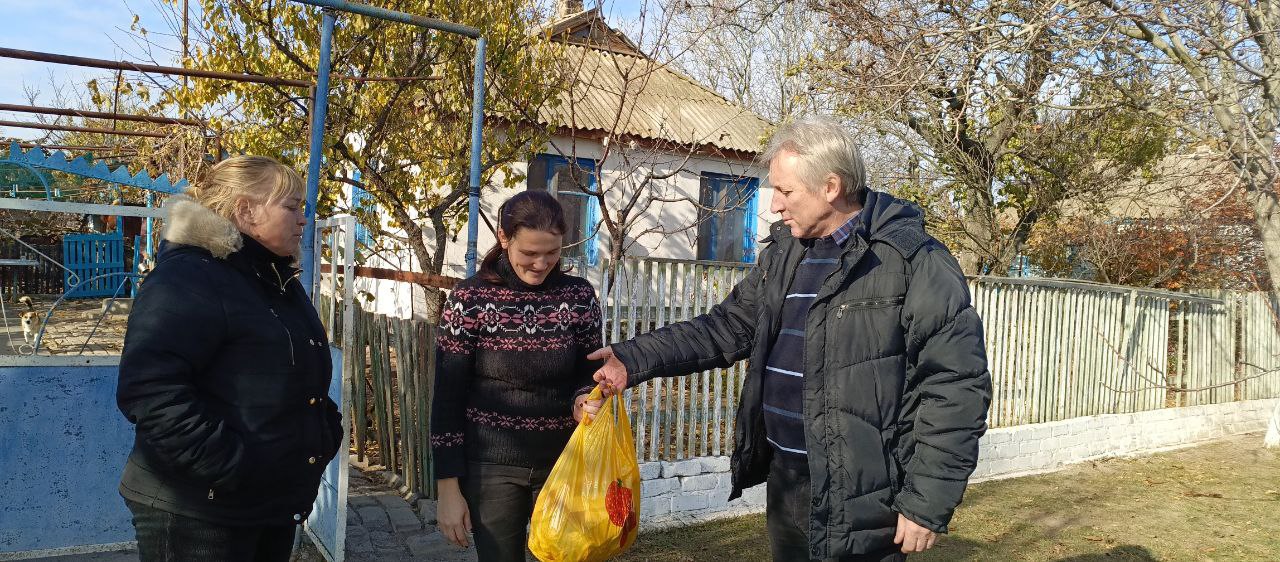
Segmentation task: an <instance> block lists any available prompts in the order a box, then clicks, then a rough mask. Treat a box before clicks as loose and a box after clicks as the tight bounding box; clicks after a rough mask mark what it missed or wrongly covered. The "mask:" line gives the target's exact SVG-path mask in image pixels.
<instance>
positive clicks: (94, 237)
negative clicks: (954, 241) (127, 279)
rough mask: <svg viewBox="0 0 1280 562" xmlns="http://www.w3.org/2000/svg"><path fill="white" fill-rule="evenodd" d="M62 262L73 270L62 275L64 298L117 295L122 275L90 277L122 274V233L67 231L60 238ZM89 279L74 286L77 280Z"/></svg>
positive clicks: (123, 268) (123, 270) (123, 269)
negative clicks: (102, 276) (73, 232)
mask: <svg viewBox="0 0 1280 562" xmlns="http://www.w3.org/2000/svg"><path fill="white" fill-rule="evenodd" d="M62 263H63V265H65V266H66V267H67V269H69V270H71V272H74V273H75V274H76V276H78V279H73V278H72V277H71V273H69V272H68V273H64V274H63V278H62V279H63V283H62V285H63V290H64V291H66V294H67V298H87V297H109V296H112V295H115V294H117V293H116V289H117V288H118V287H119V285H120V283H122V282H123V280H124V277H123V276H119V275H116V276H110V277H105V278H102V279H95V280H92V281H89V280H90V279H93V278H94V277H96V276H99V275H105V274H108V273H124V272H125V267H124V236H123V235H122V234H120V233H119V232H113V233H109V234H68V235H66V236H65V237H63V239H62ZM84 281H88V282H86V283H82V284H80V285H79V286H76V285H77V283H79V282H84Z"/></svg>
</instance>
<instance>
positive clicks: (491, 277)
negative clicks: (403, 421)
mask: <svg viewBox="0 0 1280 562" xmlns="http://www.w3.org/2000/svg"><path fill="white" fill-rule="evenodd" d="M565 230H566V225H565V219H564V211H563V210H562V209H561V207H560V203H559V202H558V201H556V199H555V197H553V196H552V195H550V194H548V193H546V192H544V191H526V192H522V193H520V194H517V195H516V196H514V197H512V198H511V199H509V200H508V201H507V202H506V203H504V204H503V205H502V207H501V208H500V209H499V211H498V244H496V245H495V246H494V247H493V249H491V250H490V251H489V253H488V254H487V255H486V256H485V258H484V261H483V262H481V265H480V271H479V272H478V273H476V275H475V276H474V277H471V278H469V279H466V280H464V281H463V282H461V283H459V284H458V286H457V287H455V288H454V289H453V292H452V293H451V294H450V295H449V298H448V300H446V301H445V307H444V311H443V315H442V318H441V321H440V332H439V337H438V339H437V343H438V347H439V352H438V355H437V357H438V369H437V371H436V372H437V378H436V385H435V398H434V401H433V404H432V409H431V446H432V450H433V452H434V455H435V469H436V478H437V479H438V484H439V504H438V506H437V519H438V521H439V525H440V530H441V532H442V533H444V535H445V537H446V538H447V539H449V540H450V541H451V542H453V543H455V544H458V545H460V546H467V545H468V544H469V543H470V541H469V540H468V539H469V537H468V532H472V533H473V536H474V542H475V545H476V552H477V554H478V555H479V558H480V562H498V561H513V562H522V561H523V560H524V559H525V543H526V541H527V527H528V524H529V519H530V517H531V516H532V514H533V506H534V502H535V501H536V498H537V495H538V492H539V490H541V488H542V484H543V482H545V481H546V479H547V475H548V474H549V473H550V472H551V467H552V466H553V465H554V464H555V462H556V459H557V458H558V457H559V456H560V452H561V450H562V449H564V445H565V443H567V442H568V440H569V436H570V435H571V434H572V433H573V428H574V427H575V426H576V425H577V420H578V419H580V418H581V416H582V414H583V411H584V410H585V411H586V413H587V414H592V413H594V411H595V410H596V409H597V408H598V404H594V403H593V404H586V403H585V400H586V393H587V391H589V390H590V389H591V387H592V386H593V382H592V378H591V377H592V374H593V373H594V371H595V368H596V365H595V364H593V363H592V362H589V361H587V360H586V355H587V353H589V352H591V351H593V350H595V349H596V348H598V347H600V321H601V320H600V305H599V302H598V301H597V300H596V295H595V290H594V289H593V288H592V287H591V285H590V284H589V283H587V281H586V280H585V279H582V278H580V277H574V276H572V275H568V274H566V273H564V272H563V271H561V265H560V248H561V245H562V244H563V241H564V233H565Z"/></svg>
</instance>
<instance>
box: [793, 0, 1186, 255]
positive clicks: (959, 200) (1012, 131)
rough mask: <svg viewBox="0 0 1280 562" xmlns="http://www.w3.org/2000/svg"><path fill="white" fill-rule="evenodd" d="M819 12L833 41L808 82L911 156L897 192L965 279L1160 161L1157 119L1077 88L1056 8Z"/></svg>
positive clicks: (930, 5)
mask: <svg viewBox="0 0 1280 562" xmlns="http://www.w3.org/2000/svg"><path fill="white" fill-rule="evenodd" d="M819 6H820V9H822V10H823V11H824V12H825V13H826V14H827V17H828V22H827V27H826V28H825V30H824V32H825V35H826V37H827V39H828V41H827V42H826V43H825V49H824V51H823V53H822V56H821V58H820V60H818V62H816V63H815V64H816V67H817V71H815V72H814V73H813V74H812V76H813V77H814V78H815V79H818V80H820V82H819V84H820V86H821V87H822V88H824V89H825V90H827V91H829V92H831V93H832V94H833V95H836V96H839V99H840V102H841V103H840V109H841V111H842V112H844V113H847V114H851V115H860V116H863V117H864V118H866V119H868V120H870V121H872V122H873V123H875V124H876V125H877V126H878V127H879V128H880V130H881V131H882V132H883V133H884V134H886V135H888V136H890V137H893V138H896V139H897V140H898V142H900V143H901V145H902V146H904V147H907V148H909V149H910V150H911V155H910V160H909V161H908V166H907V169H906V170H904V171H903V172H902V173H901V174H900V179H899V180H898V181H897V182H896V183H898V184H900V188H901V189H902V190H904V191H907V192H908V193H913V194H914V195H915V198H917V199H921V200H923V201H922V202H924V203H925V204H926V206H927V207H929V208H930V209H931V211H933V216H932V217H931V218H932V219H933V220H932V221H931V223H932V225H931V226H933V228H934V231H935V234H937V235H939V236H940V237H942V238H944V239H946V240H948V241H949V242H950V243H951V244H952V245H953V247H955V248H956V249H957V250H958V252H957V253H958V254H959V257H960V259H961V263H962V265H964V267H965V269H966V271H967V272H969V273H988V272H995V273H998V272H1001V271H1004V270H1007V269H1008V267H1009V265H1010V263H1011V262H1012V261H1013V259H1014V258H1015V257H1017V256H1018V255H1019V253H1020V252H1021V250H1022V247H1023V245H1024V244H1025V242H1026V240H1027V237H1028V236H1029V234H1030V232H1031V231H1032V229H1033V228H1034V227H1035V225H1036V224H1038V223H1040V222H1041V221H1047V220H1053V219H1054V217H1055V216H1056V215H1057V214H1058V212H1059V211H1060V206H1061V205H1062V203H1063V202H1065V201H1070V200H1073V199H1077V198H1081V197H1085V198H1091V199H1098V198H1102V197H1105V196H1106V195H1107V192H1108V189H1109V186H1112V185H1114V184H1116V183H1118V182H1123V181H1127V179H1128V178H1130V177H1131V176H1133V175H1134V173H1135V172H1137V171H1138V170H1140V169H1142V168H1143V167H1145V166H1148V165H1150V164H1151V163H1152V162H1153V161H1154V160H1155V159H1156V158H1158V157H1159V156H1160V155H1161V153H1162V151H1163V147H1164V140H1165V136H1164V133H1163V129H1161V128H1160V127H1156V126H1155V125H1156V123H1154V120H1152V119H1147V118H1146V117H1144V116H1141V115H1136V114H1134V112H1128V113H1127V114H1125V113H1120V112H1117V108H1118V107H1120V106H1121V105H1122V104H1121V103H1120V101H1121V100H1119V99H1118V98H1117V96H1116V95H1115V94H1114V92H1111V91H1109V90H1107V89H1105V88H1103V87H1102V86H1101V85H1099V84H1094V83H1090V82H1087V81H1082V78H1084V77H1087V75H1085V74H1082V73H1080V72H1078V71H1077V70H1076V69H1075V68H1074V66H1073V64H1071V63H1072V60H1073V53H1072V52H1071V51H1070V49H1071V48H1072V47H1073V45H1071V44H1070V43H1069V42H1068V41H1067V40H1066V38H1065V37H1064V36H1063V35H1062V33H1061V25H1062V24H1061V22H1062V20H1063V19H1064V18H1065V12H1064V11H1063V9H1062V8H1061V6H1060V3H1058V2H1052V1H1048V0H1044V1H1042V0H999V1H996V2H987V3H979V4H973V3H970V2H960V1H952V0H944V1H941V2H939V1H936V0H928V1H926V0H907V1H902V2H871V3H868V2H861V1H834V2H826V3H822V4H820V5H819ZM1136 78H1141V77H1136ZM1135 81H1136V82H1137V83H1139V84H1143V83H1145V82H1143V81H1141V80H1135ZM1148 129H1150V130H1152V131H1155V132H1156V133H1157V134H1149V132H1148Z"/></svg>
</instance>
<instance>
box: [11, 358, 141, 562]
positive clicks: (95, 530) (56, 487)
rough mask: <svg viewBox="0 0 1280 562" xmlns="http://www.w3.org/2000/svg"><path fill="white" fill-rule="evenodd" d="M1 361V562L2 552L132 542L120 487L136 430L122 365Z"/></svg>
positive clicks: (84, 547)
mask: <svg viewBox="0 0 1280 562" xmlns="http://www.w3.org/2000/svg"><path fill="white" fill-rule="evenodd" d="M73 362H74V363H83V362H84V359H83V358H79V357H75V358H71V359H70V360H68V361H67V364H65V365H48V366H45V365H31V366H25V367H16V366H4V367H0V427H3V428H5V433H6V435H5V437H4V438H3V441H4V446H3V447H0V560H3V559H5V554H4V553H13V552H30V551H41V550H49V549H65V548H79V549H81V550H83V551H88V550H93V548H92V545H104V544H105V545H112V544H119V543H122V542H126V541H131V540H133V526H132V525H130V523H129V510H128V509H126V508H125V505H124V500H122V499H120V493H119V492H118V491H117V488H118V484H119V482H120V471H121V469H123V467H124V463H125V458H126V457H127V456H128V455H129V449H130V448H131V447H132V445H133V427H132V426H130V425H129V423H128V422H127V421H125V419H124V416H122V415H120V410H118V409H116V378H117V375H118V372H119V367H118V366H117V365H91V366H84V365H82V364H75V365H73V364H72V363H73Z"/></svg>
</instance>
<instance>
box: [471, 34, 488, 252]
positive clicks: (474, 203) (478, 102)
mask: <svg viewBox="0 0 1280 562" xmlns="http://www.w3.org/2000/svg"><path fill="white" fill-rule="evenodd" d="M484 49H485V40H484V37H479V38H477V39H476V61H475V65H476V70H475V78H474V80H475V81H474V84H473V85H472V88H473V91H472V94H471V186H470V187H471V190H470V191H471V193H470V195H469V197H468V201H467V213H468V214H467V277H471V276H472V275H475V274H476V243H477V239H478V238H479V237H480V132H481V129H482V127H483V126H484Z"/></svg>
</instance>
